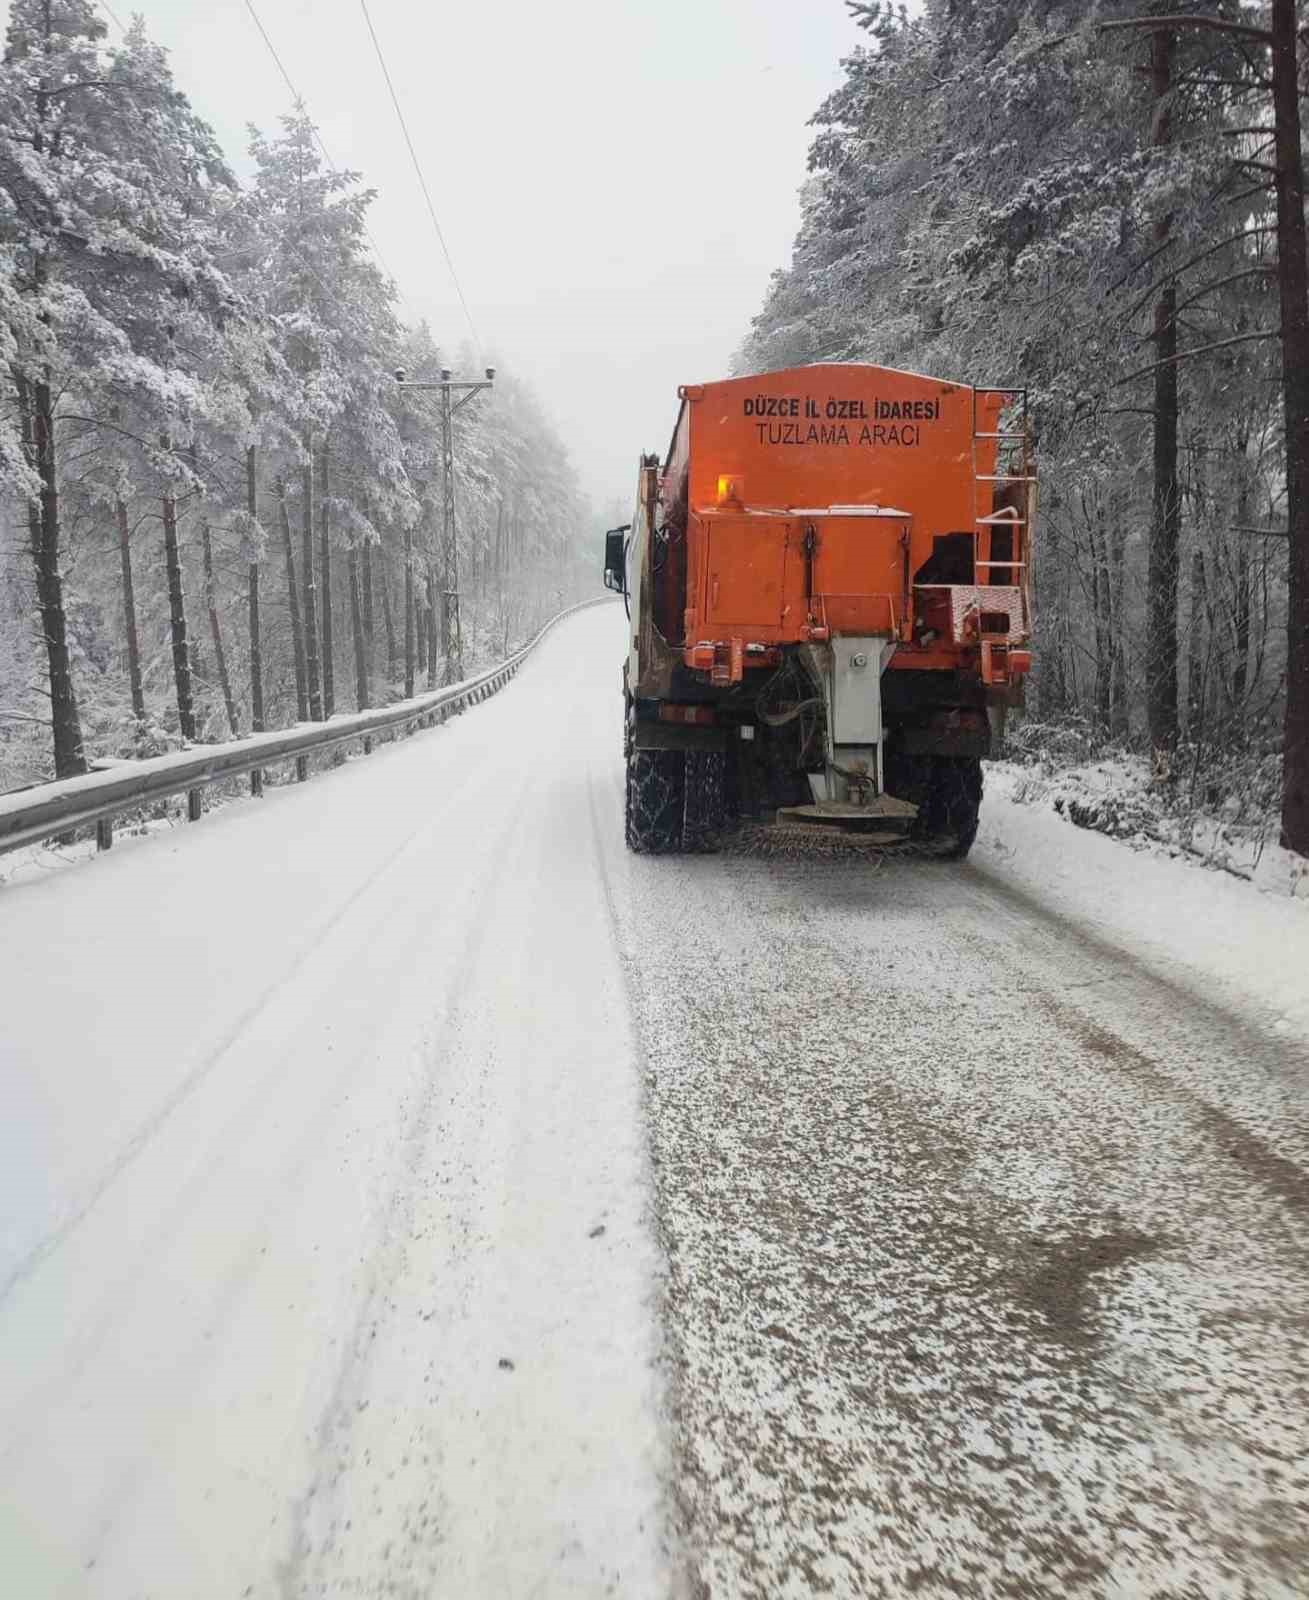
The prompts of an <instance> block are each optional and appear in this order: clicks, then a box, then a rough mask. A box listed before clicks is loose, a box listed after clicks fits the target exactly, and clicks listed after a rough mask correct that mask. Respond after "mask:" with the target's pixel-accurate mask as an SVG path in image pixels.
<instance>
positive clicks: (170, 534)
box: [162, 438, 196, 739]
mask: <svg viewBox="0 0 1309 1600" xmlns="http://www.w3.org/2000/svg"><path fill="white" fill-rule="evenodd" d="M163 447H164V449H165V450H167V449H169V447H170V446H169V441H168V439H167V438H165V439H164V440H163ZM162 508H163V518H164V565H165V567H166V569H167V572H168V615H169V626H170V628H171V631H172V639H173V682H174V684H175V685H176V687H177V725H178V727H179V728H180V729H181V733H182V737H183V738H184V739H194V738H195V737H196V730H195V698H194V695H193V693H192V689H191V648H190V641H189V639H188V637H187V628H186V593H185V591H184V589H183V585H182V554H181V551H180V549H179V548H178V543H177V498H176V496H175V495H173V494H172V493H171V492H169V493H165V494H164V496H163V499H162Z"/></svg>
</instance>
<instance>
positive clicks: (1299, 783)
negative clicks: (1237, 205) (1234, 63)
mask: <svg viewBox="0 0 1309 1600" xmlns="http://www.w3.org/2000/svg"><path fill="white" fill-rule="evenodd" d="M1295 13H1296V5H1295V0H1273V5H1272V16H1271V21H1272V34H1273V49H1272V64H1273V116H1274V129H1275V134H1274V145H1275V150H1276V162H1275V164H1276V167H1277V278H1278V286H1279V291H1280V295H1281V308H1282V400H1283V406H1284V410H1285V432H1286V522H1287V530H1288V532H1289V534H1290V551H1289V558H1290V559H1289V569H1290V570H1289V596H1288V603H1287V612H1286V715H1285V721H1284V723H1283V743H1282V843H1283V845H1285V846H1286V848H1287V849H1288V850H1295V851H1297V852H1298V853H1299V854H1300V855H1302V856H1309V261H1307V260H1306V249H1305V220H1304V201H1305V194H1304V161H1303V156H1302V146H1301V141H1300V101H1299V68H1298V65H1297V62H1296V16H1295Z"/></svg>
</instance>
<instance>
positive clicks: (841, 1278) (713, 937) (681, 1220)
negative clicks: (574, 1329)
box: [610, 795, 1309, 1600]
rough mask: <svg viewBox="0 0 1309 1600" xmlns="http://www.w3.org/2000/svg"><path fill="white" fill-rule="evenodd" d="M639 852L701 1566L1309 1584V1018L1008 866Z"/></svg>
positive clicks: (653, 1080) (1058, 1580)
mask: <svg viewBox="0 0 1309 1600" xmlns="http://www.w3.org/2000/svg"><path fill="white" fill-rule="evenodd" d="M610 802H611V804H615V805H616V799H615V798H614V797H613V796H612V795H611V796H610ZM1069 832H1070V835H1072V830H1069ZM1072 836H1073V837H1076V836H1075V835H1072ZM1123 860H1124V876H1125V879H1126V880H1128V881H1130V864H1129V863H1130V856H1128V855H1127V853H1126V852H1124V853H1123ZM611 870H612V871H614V872H615V873H616V874H618V875H620V877H621V878H622V881H623V883H624V885H625V889H626V892H624V893H623V894H619V895H617V896H616V897H615V901H616V904H618V905H619V906H620V907H623V908H625V909H624V910H623V911H622V912H620V921H621V923H622V931H623V940H624V944H625V947H626V951H627V959H628V968H629V974H630V979H631V983H632V987H633V991H634V994H635V997H636V1006H637V1012H638V1017H639V1025H640V1031H641V1037H642V1040H643V1044H644V1052H645V1060H646V1071H647V1085H646V1094H647V1103H648V1112H649V1119H650V1138H651V1141H652V1149H653V1156H654V1170H655V1183H656V1189H657V1195H658V1212H659V1225H660V1231H661V1236H662V1241H663V1245H664V1249H665V1251H666V1255H667V1263H668V1266H667V1272H668V1280H667V1313H666V1314H667V1321H668V1328H669V1332H670V1335H671V1340H672V1349H673V1355H672V1360H673V1366H674V1372H673V1392H674V1394H675V1397H676V1400H675V1404H676V1414H677V1429H678V1441H679V1467H678V1485H677V1487H678V1500H679V1504H680V1509H681V1515H682V1520H683V1535H684V1538H685V1540H686V1544H687V1549H688V1554H689V1561H690V1565H691V1567H692V1568H693V1570H694V1572H695V1574H696V1577H697V1587H698V1590H699V1592H700V1593H701V1594H703V1595H705V1596H714V1597H718V1596H752V1597H753V1596H759V1597H764V1596H768V1597H779V1596H794V1597H796V1600H799V1597H802V1596H812V1595H815V1594H824V1593H831V1594H837V1595H876V1596H888V1597H890V1596H908V1595H914V1596H924V1597H935V1596H947V1595H948V1596H960V1595H967V1596H975V1597H980V1600H987V1597H997V1600H998V1597H1002V1596H1003V1597H1015V1600H1016V1597H1037V1596H1042V1597H1045V1596H1051V1595H1079V1596H1082V1595H1085V1596H1097V1597H1099V1596H1151V1597H1173V1596H1177V1597H1181V1596H1204V1597H1206V1600H1225V1597H1229V1596H1230V1597H1233V1600H1235V1597H1238V1596H1239V1597H1252V1596H1258V1597H1260V1600H1293V1597H1302V1596H1303V1595H1304V1594H1305V1592H1306V1589H1305V1583H1306V1577H1305V1575H1306V1573H1309V1517H1307V1516H1306V1505H1307V1503H1309V1461H1307V1457H1306V1446H1307V1445H1309V1393H1307V1391H1306V1385H1305V1377H1304V1375H1305V1372H1306V1370H1307V1368H1309V1362H1307V1359H1306V1358H1307V1357H1309V1317H1306V1306H1307V1305H1309V1294H1307V1293H1306V1291H1307V1290H1309V1275H1307V1264H1309V1178H1307V1177H1306V1164H1307V1158H1309V1115H1306V1112H1307V1109H1309V1091H1307V1085H1309V1054H1307V1053H1306V1051H1305V1049H1304V1047H1303V1045H1302V1044H1301V1043H1299V1042H1297V1041H1294V1040H1292V1041H1288V1040H1287V1039H1286V1038H1284V1037H1280V1038H1279V1037H1277V1036H1276V1035H1275V1034H1273V1033H1272V1032H1271V1031H1265V1030H1264V1029H1263V1028H1262V1027H1261V1026H1260V1024H1259V1022H1258V1020H1257V1019H1254V1018H1248V1017H1247V1018H1242V1017H1239V1016H1237V1015H1234V1014H1232V1013H1230V1012H1225V1011H1221V1010H1218V1009H1216V1008H1215V1007H1213V1006H1212V1005H1211V1004H1209V1003H1208V1002H1207V1001H1206V1000H1205V999H1204V998H1203V997H1202V996H1201V995H1200V994H1198V993H1196V992H1194V991H1193V990H1191V989H1188V988H1186V987H1183V986H1181V985H1175V984H1171V983H1169V982H1166V981H1164V980H1162V979H1160V978H1158V977H1156V976H1151V975H1150V974H1149V973H1148V972H1147V971H1146V970H1145V969H1144V968H1142V967H1141V966H1140V965H1138V964H1137V963H1136V962H1135V961H1134V960H1133V958H1132V956H1131V955H1130V953H1128V952H1125V951H1123V950H1121V949H1118V948H1115V947H1114V946H1113V945H1111V944H1109V943H1105V942H1103V941H1100V940H1098V939H1097V938H1096V937H1095V936H1094V935H1092V934H1090V933H1087V932H1079V931H1078V930H1077V928H1076V927H1075V926H1072V925H1070V924H1069V923H1068V922H1066V921H1058V920H1056V919H1054V918H1053V917H1052V916H1051V915H1049V914H1048V912H1047V911H1046V910H1045V909H1044V908H1043V906H1042V905H1041V903H1040V901H1039V900H1038V899H1035V898H1027V897H1024V896H1023V895H1022V894H1021V893H1019V892H1016V891H1015V890H1013V889H1012V888H1011V887H1009V886H1008V885H1007V884H1006V882H1005V880H1004V877H1003V875H1002V874H1001V875H992V874H990V873H988V872H987V871H986V870H982V869H979V868H977V867H973V866H965V867H962V868H961V867H958V866H950V865H943V864H940V863H927V862H920V861H886V862H884V863H883V864H881V865H880V866H878V865H876V864H859V863H853V864H852V863H849V862H841V861H830V860H823V859H816V860H813V861H808V862H806V861H798V862H796V861H786V862H778V861H751V860H748V859H741V858H739V857H727V858H718V859H703V858H702V859H691V860H680V861H671V862H670V861H666V860H662V861H651V860H633V861H619V860H617V859H615V861H614V862H613V864H612V866H611ZM1161 914H1162V908H1161Z"/></svg>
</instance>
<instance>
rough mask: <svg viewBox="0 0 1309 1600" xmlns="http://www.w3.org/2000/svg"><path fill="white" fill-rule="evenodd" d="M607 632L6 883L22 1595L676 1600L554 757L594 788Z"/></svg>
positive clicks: (646, 1253) (609, 1014) (631, 1201)
mask: <svg viewBox="0 0 1309 1600" xmlns="http://www.w3.org/2000/svg"><path fill="white" fill-rule="evenodd" d="M607 627H608V628H612V623H611V622H609V621H608V619H607V618H606V619H605V620H601V621H598V622H597V621H593V620H591V619H590V618H588V617H581V618H578V619H577V620H576V621H575V622H573V623H570V624H568V625H567V629H566V630H564V631H561V632H560V633H558V634H556V635H552V636H551V637H550V638H549V639H547V641H546V642H545V643H544V644H543V645H542V647H541V649H540V652H539V654H538V655H537V656H535V657H534V658H533V659H532V660H531V661H530V662H529V663H528V664H527V666H525V667H524V669H523V671H522V673H521V674H520V676H519V678H518V679H517V680H516V682H515V683H514V684H512V685H511V686H509V687H508V688H507V689H506V690H505V691H503V692H502V693H501V694H500V695H499V696H497V697H496V698H495V699H493V700H491V701H490V702H488V703H487V704H486V705H484V706H481V707H478V708H477V709H476V710H474V711H471V712H469V713H468V714H467V715H466V716H464V717H462V718H460V719H458V720H457V721H456V722H454V723H453V724H451V725H449V726H447V727H446V728H444V729H441V730H438V731H433V732H430V733H425V734H422V735H420V736H418V737H416V738H414V739H413V740H411V741H408V742H406V743H404V744H401V745H396V746H391V747H388V748H386V749H384V750H381V751H379V752H378V753H377V754H375V755H374V756H373V757H371V758H370V759H368V760H366V761H360V762H356V763H352V764H351V765H350V766H348V767H345V768H342V769H340V770H339V771H335V772H330V773H326V774H323V775H322V776H320V777H319V778H317V779H316V780H315V781H314V782H313V783H312V784H310V785H308V786H306V787H300V788H296V787H289V788H286V789H279V790H277V791H273V792H269V793H268V794H267V795H266V797H265V799H264V800H263V801H261V802H259V803H257V804H255V803H251V804H244V805H234V806H229V807H226V808H224V809H223V810H221V811H220V812H218V813H216V814H214V815H212V816H210V817H207V818H206V819H205V820H204V821H203V822H202V823H200V824H198V825H195V826H192V827H188V828H185V829H180V828H179V829H175V830H172V831H171V832H169V833H166V834H163V835H156V836H154V837H153V838H147V839H140V840H134V841H132V842H131V843H130V845H129V846H128V847H127V848H123V849H120V848H118V847H116V848H115V849H114V850H113V851H112V852H111V853H109V854H108V855H106V856H102V857H100V858H98V859H95V860H91V861H87V862H84V863H83V864H81V865H78V866H76V867H74V868H72V869H69V870H65V871H60V872H58V873H56V874H55V875H54V876H52V877H46V878H43V879H41V880H40V881H28V882H23V883H17V884H10V885H8V886H6V887H5V888H4V889H3V890H0V897H2V898H3V908H2V914H0V970H3V971H4V973H5V975H6V993H5V1002H4V1006H3V1010H2V1011H0V1062H2V1073H3V1078H4V1081H5V1084H6V1108H5V1113H6V1114H5V1117H4V1119H3V1123H0V1141H2V1142H3V1147H2V1148H0V1219H2V1222H0V1373H3V1374H4V1378H3V1381H0V1507H3V1510H2V1511H0V1571H3V1573H4V1574H5V1582H4V1583H3V1584H0V1588H3V1589H4V1590H5V1592H6V1593H12V1594H15V1595H22V1596H23V1597H24V1600H38V1597H43V1596H46V1595H55V1594H58V1595H60V1596H92V1595H94V1596H106V1597H113V1600H121V1597H123V1596H125V1595H129V1594H130V1595H142V1596H145V1595H149V1596H159V1597H166V1600H172V1597H174V1596H179V1595H198V1596H199V1595H219V1594H222V1595H227V1594H231V1595H242V1594H245V1595H250V1596H269V1597H271V1596H278V1597H279V1600H286V1597H288V1596H295V1595H309V1594H321V1593H329V1594H358V1595H368V1594H467V1595H483V1594H485V1595H490V1594H504V1595H526V1594H529V1593H530V1594H540V1595H543V1596H553V1595H565V1594H567V1595H575V1594H586V1595H601V1594H608V1593H623V1594H628V1593H631V1594H649V1593H654V1592H658V1591H659V1590H660V1589H661V1587H662V1579H661V1578H659V1577H658V1576H656V1574H658V1573H659V1572H661V1571H662V1569H663V1566H664V1557H663V1555H662V1553H661V1540H662V1537H663V1532H662V1530H663V1526H664V1518H663V1512H662V1507H661V1501H660V1483H661V1481H662V1480H663V1479H664V1478H665V1477H666V1473H665V1472H663V1471H662V1470H661V1461H662V1459H663V1457H662V1452H663V1450H664V1444H663V1441H662V1435H661V1433H660V1427H659V1422H658V1418H659V1415H660V1412H661V1406H660V1403H659V1379H658V1372H657V1369H656V1367H655V1365H654V1363H655V1360H656V1357H657V1354H658V1347H657V1344H656V1342H655V1341H656V1335H655V1330H654V1327H653V1325H652V1322H651V1318H650V1314H649V1302H650V1297H651V1295H652V1293H653V1285H654V1282H655V1266H656V1261H655V1256H654V1248H653V1244H652V1241H651V1235H650V1232H649V1229H648V1226H647V1221H646V1212H647V1195H648V1191H647V1188H646V1183H645V1179H644V1175H643V1174H644V1159H645V1158H644V1152H643V1146H642V1141H641V1132H640V1123H639V1112H638V1094H639V1080H638V1077H637V1071H636V1064H635V1057H634V1045H633V1041H632V1035H631V1031H630V1024H629V1022H628V1013H627V1006H626V1000H625V990H624V986H623V977H622V972H621V968H620V966H619V964H618V961H617V958H616V956H615V954H614V952H613V950H612V940H611V935H610V931H609V930H610V925H609V920H608V911H607V907H606V902H605V899H604V895H603V892H602V887H601V883H600V880H599V878H598V876H597V875H596V873H595V871H594V864H593V863H594V845H593V837H592V823H591V819H590V814H589V812H588V810H587V808H586V806H585V803H584V802H585V790H584V788H583V789H582V790H581V791H578V789H577V783H578V778H577V776H576V772H575V769H572V768H570V767H568V766H566V765H564V764H562V763H561V762H560V760H559V741H558V737H557V732H558V728H559V727H560V726H561V725H564V724H565V723H566V724H567V725H568V726H569V727H570V728H571V729H572V745H571V748H572V752H573V756H574V759H575V760H576V761H578V762H581V763H583V764H585V763H586V762H587V761H589V760H590V759H592V758H595V759H603V760H609V759H611V754H610V747H609V742H608V730H607V728H602V727H600V726H599V725H598V724H597V726H596V730H595V732H594V734H593V733H592V732H591V730H590V728H589V727H588V724H587V723H586V721H585V720H583V721H581V722H579V721H578V719H577V715H576V708H577V705H578V703H579V699H580V700H581V701H582V702H583V703H585V702H586V692H587V688H588V685H587V683H586V682H585V676H584V675H585V673H586V671H587V670H588V663H591V662H593V661H594V660H595V659H596V657H597V655H602V654H603V646H602V647H601V648H600V650H597V649H596V647H595V645H594V643H590V644H589V641H592V640H593V639H594V637H595V635H596V632H597V628H598V632H599V637H600V639H601V640H603V641H605V642H606V643H607V641H608V632H607V631H606V628H607ZM588 644H589V647H588ZM579 647H580V649H579ZM612 681H613V679H612V677H610V680H609V683H610V685H611V684H612ZM610 693H612V689H610ZM595 697H596V701H597V703H600V701H601V696H600V692H599V689H598V688H597V689H596V691H595ZM604 698H606V699H607V698H608V696H605V697H604ZM570 778H571V781H570ZM579 798H580V799H581V800H582V802H583V803H582V804H581V805H579V804H578V800H579Z"/></svg>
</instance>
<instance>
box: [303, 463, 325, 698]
mask: <svg viewBox="0 0 1309 1600" xmlns="http://www.w3.org/2000/svg"><path fill="white" fill-rule="evenodd" d="M300 495H301V499H302V501H303V504H302V505H301V508H300V513H301V535H300V563H301V566H302V567H303V569H304V570H303V571H302V572H301V574H300V585H301V588H302V590H303V592H304V631H305V684H306V686H307V688H308V690H309V715H310V716H311V717H312V718H313V720H314V721H315V722H321V721H322V720H323V693H322V679H321V678H320V676H319V670H318V604H317V589H316V587H315V585H314V451H313V446H312V444H311V443H310V442H309V440H306V441H305V459H304V465H303V467H301V469H300Z"/></svg>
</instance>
